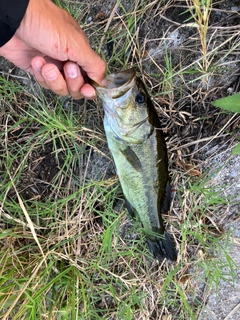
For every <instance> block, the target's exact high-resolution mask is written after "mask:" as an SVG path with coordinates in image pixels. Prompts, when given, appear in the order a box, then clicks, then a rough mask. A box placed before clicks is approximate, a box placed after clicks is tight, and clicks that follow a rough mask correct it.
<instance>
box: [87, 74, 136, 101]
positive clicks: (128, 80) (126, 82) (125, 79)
mask: <svg viewBox="0 0 240 320" xmlns="http://www.w3.org/2000/svg"><path fill="white" fill-rule="evenodd" d="M135 73H136V72H135V70H134V69H133V68H131V69H128V70H124V71H121V72H118V73H113V74H110V75H108V76H107V77H106V78H105V79H104V80H103V86H100V85H99V84H97V83H96V82H94V81H92V80H90V84H91V85H92V86H93V87H94V88H95V89H96V91H97V93H98V94H99V95H100V96H102V95H103V94H105V95H108V96H110V97H111V98H112V99H116V98H119V97H121V96H123V95H124V94H125V93H126V92H127V91H129V90H130V89H131V88H132V87H133V85H134V82H135Z"/></svg>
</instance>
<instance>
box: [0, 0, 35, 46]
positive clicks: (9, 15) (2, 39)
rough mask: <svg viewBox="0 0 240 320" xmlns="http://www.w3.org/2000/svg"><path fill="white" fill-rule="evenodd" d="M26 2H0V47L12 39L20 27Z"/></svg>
mask: <svg viewBox="0 0 240 320" xmlns="http://www.w3.org/2000/svg"><path fill="white" fill-rule="evenodd" d="M39 1H41V0H39ZM28 2H29V0H0V47H2V46H3V45H4V44H5V43H7V42H8V41H9V40H10V39H11V38H12V37H13V35H14V34H15V32H16V30H17V29H18V27H19V26H20V23H21V21H22V19H23V17H24V14H25V12H26V9H27V6H28Z"/></svg>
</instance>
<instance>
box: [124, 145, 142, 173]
mask: <svg viewBox="0 0 240 320" xmlns="http://www.w3.org/2000/svg"><path fill="white" fill-rule="evenodd" d="M121 152H122V154H123V155H124V157H125V158H126V160H127V161H128V162H129V163H130V165H131V166H132V167H133V168H134V169H135V170H137V171H139V172H141V171H142V165H141V161H140V159H139V158H138V156H137V155H136V153H135V152H134V151H133V150H132V149H131V148H130V147H127V148H126V149H124V150H121Z"/></svg>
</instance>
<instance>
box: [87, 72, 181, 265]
mask: <svg viewBox="0 0 240 320" xmlns="http://www.w3.org/2000/svg"><path fill="white" fill-rule="evenodd" d="M105 82H106V86H99V85H97V84H96V83H92V84H93V86H94V87H95V89H96V92H97V95H98V96H99V98H100V99H101V100H102V103H103V108H104V129H105V132H106V137H107V142H108V147H109V149H110V151H111V154H112V156H113V159H114V162H115V166H116V169H117V174H118V177H119V181H120V184H121V187H122V190H123V194H124V196H125V198H126V205H127V209H128V211H129V213H130V214H131V216H136V215H138V217H139V219H140V221H141V223H142V225H143V229H144V231H145V234H146V239H147V243H148V246H149V249H150V251H151V253H152V254H153V255H154V256H155V257H156V258H157V259H158V260H160V261H161V260H162V259H163V258H168V259H171V260H173V261H175V260H176V259H177V252H176V249H175V247H174V245H173V243H172V240H171V238H170V236H169V235H168V233H167V232H166V231H165V226H164V221H163V218H162V214H166V213H167V211H168V210H169V208H170V202H171V193H170V186H169V173H168V157H167V148H166V143H165V140H164V136H163V132H162V130H161V129H160V127H161V124H160V121H159V118H158V115H157V113H156V110H155V108H154V106H153V104H152V102H151V100H150V98H149V96H148V93H147V91H146V89H145V87H144V85H143V84H142V82H141V81H140V79H139V78H137V77H136V75H135V71H134V70H133V69H129V70H125V71H123V72H119V73H117V74H111V75H109V76H107V78H106V79H105Z"/></svg>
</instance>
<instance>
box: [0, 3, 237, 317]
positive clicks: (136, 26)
mask: <svg viewBox="0 0 240 320" xmlns="http://www.w3.org/2000/svg"><path fill="white" fill-rule="evenodd" d="M101 3H102V2H99V1H95V2H94V5H93V6H87V4H86V3H84V2H81V9H82V11H81V12H80V11H79V8H80V7H79V6H78V5H77V4H75V3H73V2H71V1H59V2H58V4H59V5H61V6H62V7H63V8H68V9H69V10H70V12H71V13H72V14H73V16H74V17H76V18H78V17H79V18H80V17H81V15H80V13H82V20H81V24H82V25H83V26H84V29H85V31H86V33H87V34H88V36H89V39H90V42H91V44H92V45H93V46H94V47H95V50H96V51H98V52H99V54H100V55H101V56H102V57H104V59H106V60H107V61H108V72H114V71H116V70H119V69H123V68H127V67H130V66H135V67H137V68H138V69H139V70H140V71H142V72H143V73H142V79H143V81H144V82H145V83H146V85H147V87H148V88H149V92H151V95H152V98H153V100H154V103H155V106H156V108H157V111H158V112H159V115H160V117H161V119H162V123H163V128H164V131H166V132H167V136H168V137H167V142H168V147H169V160H170V168H171V174H172V185H173V188H174V189H175V192H173V204H172V210H171V215H170V216H167V217H166V220H167V222H168V228H169V230H170V232H171V233H172V234H173V236H174V239H175V241H176V243H177V247H178V251H179V258H178V263H176V264H171V263H167V262H163V263H162V264H161V265H159V264H158V262H156V261H155V260H154V259H153V258H152V256H151V255H150V253H149V252H148V249H147V247H146V243H145V239H144V236H143V233H142V232H141V226H140V225H139V223H138V222H136V223H133V221H132V220H131V219H130V218H129V217H128V216H127V214H126V211H125V209H124V207H123V197H122V193H121V189H120V186H119V183H118V179H117V177H116V175H115V171H114V167H113V164H112V160H111V156H110V154H109V151H108V149H107V145H106V139H105V135H104V131H103V125H102V116H103V113H102V108H101V105H100V104H99V102H97V101H96V102H86V101H77V102H74V101H71V100H70V99H69V98H59V97H56V96H54V95H49V94H48V93H47V92H46V91H41V90H40V89H39V87H38V86H37V85H34V87H33V86H32V84H33V83H34V82H33V80H31V82H30V83H31V86H23V85H22V82H21V79H19V80H17V79H16V78H15V77H14V76H12V75H11V74H6V73H4V72H2V73H1V78H0V89H1V91H0V95H1V106H0V115H1V117H0V119H1V120H0V191H1V192H0V216H1V224H0V228H1V234H0V237H1V250H0V264H1V269H0V284H1V289H0V317H1V319H4V320H5V319H6V320H7V319H28V320H30V319H31V320H32V319H38V320H39V319H57V320H58V319H61V320H64V319H74V320H75V319H84V320H85V319H197V316H198V314H199V312H200V310H201V307H202V305H203V303H204V297H203V292H204V290H207V289H209V288H210V287H211V286H212V285H213V283H215V284H216V287H218V285H219V281H220V280H221V279H226V278H229V275H230V278H231V279H232V280H233V279H234V277H235V271H234V270H235V267H236V266H235V263H234V261H232V259H231V257H230V255H229V245H231V243H232V242H233V239H232V234H231V232H230V231H228V232H223V228H222V223H221V221H222V220H223V218H224V216H225V210H224V208H225V207H226V205H228V204H229V201H230V200H229V199H226V198H224V197H222V195H221V193H220V191H219V190H216V188H211V187H210V186H209V181H210V179H211V176H209V175H208V173H206V174H201V172H200V171H201V168H202V163H203V162H204V161H203V160H202V158H201V150H203V149H204V148H207V147H208V145H209V143H211V142H214V141H219V140H220V139H221V140H222V139H225V140H226V143H229V144H230V143H231V141H232V140H231V139H233V138H234V137H233V135H232V134H231V132H232V126H233V125H235V130H236V123H237V121H239V118H237V117H236V118H231V117H230V116H229V115H228V114H222V113H221V114H220V113H219V111H218V110H217V109H215V108H214V107H212V106H211V101H212V98H213V97H214V98H216V97H218V96H220V95H221V92H222V91H221V90H225V88H226V87H227V86H229V85H230V84H231V85H232V83H233V82H234V79H236V77H235V75H234V72H235V69H236V68H235V67H234V64H233V65H232V64H231V63H232V61H233V59H234V57H236V56H237V53H238V52H239V35H238V31H237V29H236V28H235V27H234V24H233V25H232V27H231V26H229V27H228V28H226V29H222V26H221V25H219V24H217V23H215V22H214V21H215V20H214V14H215V13H216V12H218V11H217V10H218V8H217V7H214V5H212V3H211V2H209V1H208V2H207V1H206V2H205V1H202V2H201V3H199V2H198V1H195V0H194V1H191V2H190V1H189V2H187V4H186V2H185V1H152V2H149V3H148V4H147V5H146V3H145V1H140V0H132V1H129V2H125V1H117V2H116V4H115V7H112V8H111V10H109V12H108V13H106V14H105V18H104V19H103V20H99V19H98V18H97V14H98V12H99V11H101V9H102V7H101ZM94 8H95V9H94ZM206 10H207V11H206ZM102 11H104V10H103V9H102ZM105 11H106V12H107V8H106V10H105ZM79 12H80V13H79ZM172 12H173V14H172ZM224 14H226V17H227V19H229V20H230V22H231V21H232V20H231V19H233V18H232V16H231V15H230V16H229V15H228V13H227V12H226V13H224ZM89 17H92V20H91V21H90V20H88V18H89ZM175 18H176V21H175V20H174V19H175ZM211 18H212V19H213V20H211ZM179 19H180V20H181V19H182V22H181V23H180V22H179V21H180V20H179ZM89 21H90V22H89ZM156 22H158V23H161V24H162V29H163V30H161V32H160V31H159V27H158V24H156ZM196 25H197V28H196ZM218 28H219V29H218ZM219 30H220V31H219ZM217 31H219V32H217ZM184 34H187V36H185V38H184ZM213 34H214V35H215V37H214V41H213ZM179 36H180V37H183V39H182V38H181V39H180V40H181V44H179V43H178V42H177V43H178V45H176V43H175V42H174V41H176V39H177V38H176V37H179ZM178 41H179V40H178ZM234 63H235V64H236V63H237V61H236V59H235V60H234ZM206 74H208V86H204V85H203V83H204V81H205V80H206V77H205V76H206ZM222 78H224V80H225V83H223V82H222ZM25 80H26V79H25ZM236 90H237V88H236ZM205 127H206V128H207V133H206V132H205V133H204V130H203V128H205ZM222 127H224V134H223V132H222ZM199 154H200V155H199ZM211 156H213V155H211ZM206 161H209V159H207V160H206ZM217 252H218V254H220V255H221V257H222V258H221V259H219V258H218V255H217V254H216V253H217ZM226 267H228V268H229V269H230V272H229V271H228V272H227V274H226Z"/></svg>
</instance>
